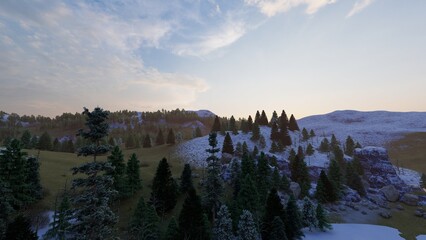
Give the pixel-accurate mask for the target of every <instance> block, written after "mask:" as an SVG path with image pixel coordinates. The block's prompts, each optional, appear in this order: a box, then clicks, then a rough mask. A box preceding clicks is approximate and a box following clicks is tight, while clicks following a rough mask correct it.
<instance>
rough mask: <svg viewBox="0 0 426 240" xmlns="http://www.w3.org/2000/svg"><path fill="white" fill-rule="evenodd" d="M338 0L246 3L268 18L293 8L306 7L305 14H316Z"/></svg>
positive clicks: (271, 0) (247, 1)
mask: <svg viewBox="0 0 426 240" xmlns="http://www.w3.org/2000/svg"><path fill="white" fill-rule="evenodd" d="M336 1H337V0H245V3H246V4H248V5H251V6H256V7H258V8H259V9H260V11H261V12H262V13H263V14H265V15H266V16H268V17H272V16H275V15H276V14H278V13H283V12H287V11H289V10H290V9H292V8H295V7H298V6H301V5H306V10H305V12H306V13H307V14H314V13H316V12H317V11H318V10H319V9H320V8H322V7H325V6H326V5H329V4H332V3H335V2H336Z"/></svg>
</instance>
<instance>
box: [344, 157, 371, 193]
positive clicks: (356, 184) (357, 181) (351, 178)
mask: <svg viewBox="0 0 426 240" xmlns="http://www.w3.org/2000/svg"><path fill="white" fill-rule="evenodd" d="M346 184H347V185H348V187H350V188H352V189H354V190H356V191H357V192H358V194H359V195H360V196H362V197H364V196H365V195H366V194H367V193H366V192H365V188H364V184H363V183H362V180H361V178H360V176H359V175H358V173H357V172H356V171H355V169H354V167H353V164H352V162H349V163H348V164H347V167H346Z"/></svg>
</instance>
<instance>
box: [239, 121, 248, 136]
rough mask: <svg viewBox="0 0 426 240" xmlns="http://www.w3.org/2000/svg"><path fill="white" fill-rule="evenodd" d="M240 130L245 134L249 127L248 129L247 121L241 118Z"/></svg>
mask: <svg viewBox="0 0 426 240" xmlns="http://www.w3.org/2000/svg"><path fill="white" fill-rule="evenodd" d="M240 130H241V132H243V133H244V134H247V133H248V132H249V129H248V123H247V121H246V120H245V119H242V120H241V123H240Z"/></svg>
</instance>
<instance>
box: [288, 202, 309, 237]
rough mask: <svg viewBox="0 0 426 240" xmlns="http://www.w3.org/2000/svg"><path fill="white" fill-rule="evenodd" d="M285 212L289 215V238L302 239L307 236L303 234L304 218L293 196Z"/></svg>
mask: <svg viewBox="0 0 426 240" xmlns="http://www.w3.org/2000/svg"><path fill="white" fill-rule="evenodd" d="M285 211H286V214H287V216H286V218H285V220H286V221H285V226H286V229H285V230H286V233H287V238H288V239H301V238H302V237H304V236H305V235H304V234H303V232H302V228H303V225H302V217H301V213H300V211H299V208H298V207H297V204H296V200H295V199H294V197H293V195H290V199H289V200H288V202H287V207H286V209H285Z"/></svg>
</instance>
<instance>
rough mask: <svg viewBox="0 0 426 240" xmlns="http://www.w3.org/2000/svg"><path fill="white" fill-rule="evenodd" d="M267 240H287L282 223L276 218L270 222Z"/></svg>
mask: <svg viewBox="0 0 426 240" xmlns="http://www.w3.org/2000/svg"><path fill="white" fill-rule="evenodd" d="M269 240H287V235H286V233H285V226H284V222H283V221H282V219H281V218H280V217H278V216H276V217H274V220H273V221H272V227H271V233H270V234H269Z"/></svg>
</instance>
